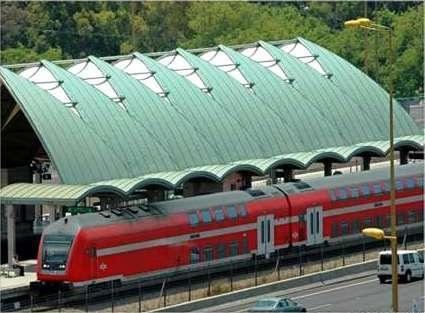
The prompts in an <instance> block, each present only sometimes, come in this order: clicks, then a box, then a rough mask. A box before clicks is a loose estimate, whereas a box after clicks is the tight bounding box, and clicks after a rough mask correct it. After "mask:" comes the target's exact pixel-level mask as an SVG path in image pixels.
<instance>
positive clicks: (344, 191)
mask: <svg viewBox="0 0 425 313" xmlns="http://www.w3.org/2000/svg"><path fill="white" fill-rule="evenodd" d="M336 198H337V199H339V200H344V199H347V198H348V194H347V189H345V188H339V189H338V194H337V195H336Z"/></svg>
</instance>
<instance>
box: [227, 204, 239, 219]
mask: <svg viewBox="0 0 425 313" xmlns="http://www.w3.org/2000/svg"><path fill="white" fill-rule="evenodd" d="M227 216H228V217H230V218H236V217H237V216H238V215H237V213H236V208H235V207H234V206H233V205H232V206H229V207H227Z"/></svg>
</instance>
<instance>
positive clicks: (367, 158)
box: [362, 155, 372, 171]
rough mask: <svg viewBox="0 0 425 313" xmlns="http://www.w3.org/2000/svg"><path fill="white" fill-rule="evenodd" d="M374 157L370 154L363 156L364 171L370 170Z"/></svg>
mask: <svg viewBox="0 0 425 313" xmlns="http://www.w3.org/2000/svg"><path fill="white" fill-rule="evenodd" d="M371 159H372V158H371V157H370V156H368V155H367V156H364V157H363V162H362V171H368V170H370V160H371Z"/></svg>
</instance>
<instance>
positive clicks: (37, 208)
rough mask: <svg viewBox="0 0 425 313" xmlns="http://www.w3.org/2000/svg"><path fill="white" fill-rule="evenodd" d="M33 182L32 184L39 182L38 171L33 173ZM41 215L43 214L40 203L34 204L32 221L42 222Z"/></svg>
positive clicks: (39, 175)
mask: <svg viewBox="0 0 425 313" xmlns="http://www.w3.org/2000/svg"><path fill="white" fill-rule="evenodd" d="M33 183H34V184H41V174H40V173H34V174H33ZM42 215H43V210H42V207H41V204H36V205H34V221H35V222H36V223H37V222H40V223H41V222H42Z"/></svg>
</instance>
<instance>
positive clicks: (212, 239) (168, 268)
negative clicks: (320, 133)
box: [37, 164, 424, 286]
mask: <svg viewBox="0 0 425 313" xmlns="http://www.w3.org/2000/svg"><path fill="white" fill-rule="evenodd" d="M423 171H424V166H423V164H408V165H403V166H397V167H396V209H397V220H398V225H399V226H398V227H403V228H404V227H410V228H414V227H416V228H417V229H419V231H422V232H423V209H424V205H423V203H424V202H423V201H424V196H423ZM388 172H389V171H388V169H377V170H370V171H365V172H359V173H353V174H345V175H338V176H332V177H323V178H318V179H312V180H309V181H296V182H290V183H283V184H277V185H272V186H263V187H261V188H258V189H249V190H245V191H230V192H221V193H215V194H209V195H202V196H195V197H191V198H184V199H176V200H169V201H162V202H156V203H151V204H149V205H145V206H140V207H129V208H124V209H122V208H121V209H119V208H116V209H112V210H107V211H100V212H97V213H87V214H82V215H76V216H68V217H64V218H62V219H60V220H58V221H56V222H55V223H52V224H51V225H50V226H48V227H47V228H46V229H45V231H44V232H43V235H42V238H41V240H40V246H39V251H38V262H37V278H38V281H39V282H42V283H45V284H47V283H49V284H67V285H72V286H84V285H90V284H95V283H102V282H108V281H116V280H120V281H124V280H131V279H143V278H145V277H146V278H148V277H155V276H156V275H164V274H167V273H174V272H176V271H185V270H201V269H202V268H205V267H207V266H220V265H225V264H228V263H229V262H235V261H242V260H244V259H250V258H252V256H253V255H256V256H259V257H265V258H267V257H269V256H271V255H273V254H275V253H276V252H277V251H278V250H280V249H287V248H288V249H289V248H291V247H294V246H299V245H305V246H306V247H309V246H317V245H321V244H325V243H326V244H329V245H331V244H332V243H333V242H335V241H340V240H341V239H342V238H344V240H356V239H357V240H358V239H359V238H360V236H361V234H360V231H361V229H362V228H364V227H370V226H377V227H381V228H387V227H389V226H390V207H389V205H390V201H389V196H390V193H389V191H390V182H389V173H388Z"/></svg>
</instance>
